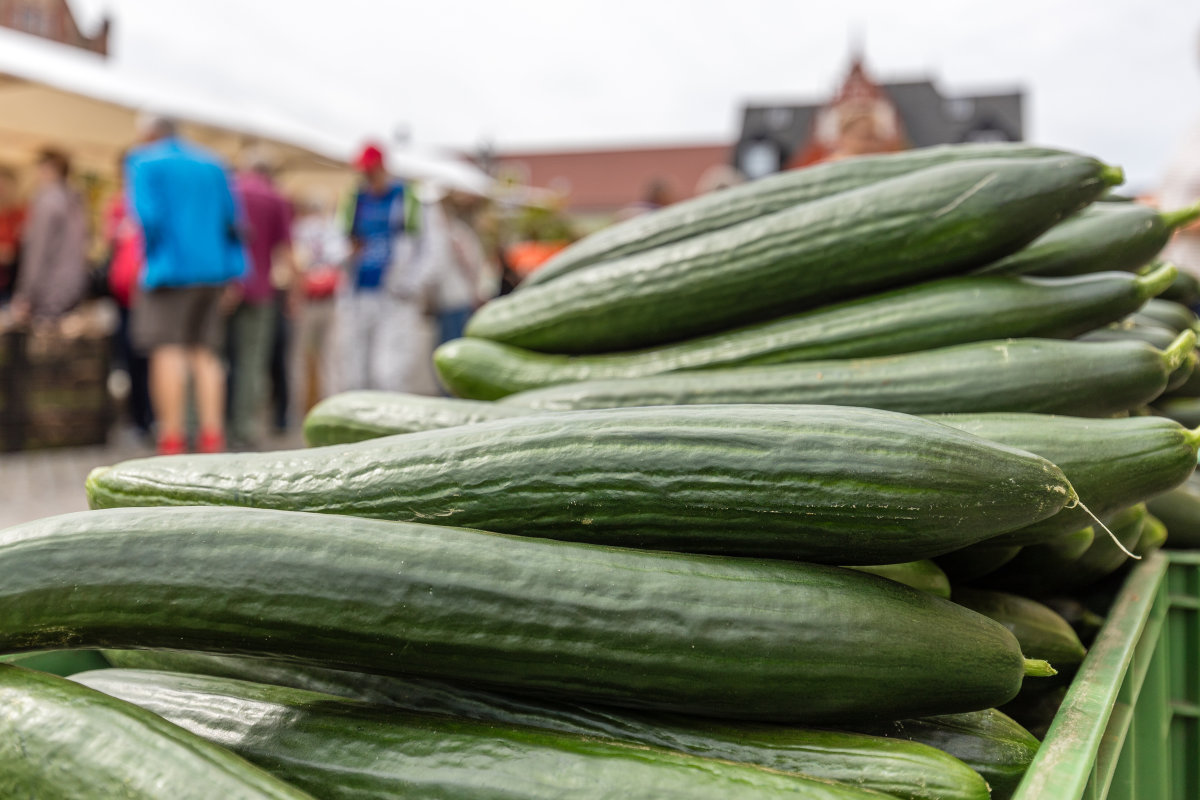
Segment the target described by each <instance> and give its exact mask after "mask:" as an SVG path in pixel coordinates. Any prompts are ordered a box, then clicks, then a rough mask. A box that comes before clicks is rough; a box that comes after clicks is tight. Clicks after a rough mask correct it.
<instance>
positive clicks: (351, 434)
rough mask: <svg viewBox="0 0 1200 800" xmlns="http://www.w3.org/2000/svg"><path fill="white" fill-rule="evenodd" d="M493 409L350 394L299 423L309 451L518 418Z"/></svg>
mask: <svg viewBox="0 0 1200 800" xmlns="http://www.w3.org/2000/svg"><path fill="white" fill-rule="evenodd" d="M523 413H524V412H523V411H521V410H520V409H513V408H506V407H504V406H499V405H496V404H495V403H482V402H475V401H471V400H458V399H455V398H450V397H427V396H425V395H417V394H405V393H403V392H380V391H356V392H342V393H341V394H335V395H333V396H332V397H327V398H325V399H324V400H322V401H321V402H319V403H317V404H316V405H315V406H313V408H312V410H311V411H309V412H308V414H307V415H306V416H305V417H304V441H305V443H306V444H308V445H309V446H310V447H321V446H324V445H330V444H351V443H353V442H363V441H366V440H368V439H378V438H379V437H381V436H394V435H396V434H400V433H415V432H417V431H428V430H436V429H438V428H453V427H456V426H458V425H471V424H474V423H476V422H485V421H488V420H493V419H503V418H505V417H515V416H519V415H521V414H523Z"/></svg>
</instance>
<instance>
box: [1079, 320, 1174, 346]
mask: <svg viewBox="0 0 1200 800" xmlns="http://www.w3.org/2000/svg"><path fill="white" fill-rule="evenodd" d="M1178 336H1179V334H1178V333H1176V332H1175V331H1173V330H1171V329H1170V328H1166V327H1164V326H1162V325H1146V324H1143V323H1140V322H1136V321H1133V320H1129V321H1122V322H1117V323H1113V324H1111V325H1106V326H1104V327H1103V328H1097V329H1096V330H1094V331H1088V332H1087V333H1085V334H1083V335H1081V336H1080V337H1079V341H1081V342H1145V343H1146V344H1148V345H1151V346H1153V347H1157V348H1159V349H1162V348H1165V347H1170V346H1171V343H1172V342H1173V341H1175V339H1176V337H1178Z"/></svg>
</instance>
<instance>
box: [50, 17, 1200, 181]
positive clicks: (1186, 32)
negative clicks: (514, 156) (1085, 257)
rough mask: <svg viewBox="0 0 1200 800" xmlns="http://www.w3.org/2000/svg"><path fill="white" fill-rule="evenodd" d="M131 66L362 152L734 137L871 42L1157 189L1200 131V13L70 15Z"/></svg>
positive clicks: (888, 63) (876, 54)
mask: <svg viewBox="0 0 1200 800" xmlns="http://www.w3.org/2000/svg"><path fill="white" fill-rule="evenodd" d="M70 2H71V5H72V7H73V8H74V9H75V10H76V14H77V15H78V17H79V18H80V21H81V24H82V25H83V26H84V27H85V28H88V27H90V26H92V25H94V24H95V23H96V22H98V20H99V19H100V17H101V16H102V15H103V14H104V13H106V12H107V13H109V14H110V15H111V16H112V17H113V20H114V29H113V31H114V38H113V41H112V43H111V47H112V51H113V58H114V59H116V60H119V61H120V62H121V63H122V65H123V67H126V68H129V69H131V70H135V71H142V70H145V71H148V72H153V73H154V74H155V75H157V76H158V77H160V78H162V79H164V80H170V81H172V82H174V83H177V84H178V85H179V86H180V88H181V91H196V92H199V93H202V94H214V95H217V96H228V95H230V94H240V95H244V96H249V97H252V98H256V99H259V100H261V102H263V103H268V104H272V105H275V106H277V107H278V108H279V109H280V110H281V111H283V112H285V113H287V114H290V115H291V116H293V117H295V118H297V119H298V120H299V121H302V122H305V123H307V124H309V125H311V126H314V127H317V128H320V129H324V130H327V131H329V132H330V133H331V134H333V135H336V136H338V137H341V138H342V139H344V140H347V141H353V142H357V141H359V140H361V139H362V138H365V137H368V136H374V137H390V136H391V135H392V133H393V131H395V130H397V129H407V130H408V131H409V132H410V133H411V136H412V139H413V141H414V142H415V143H417V144H420V145H425V146H437V145H446V146H453V147H461V148H474V147H477V146H478V145H479V144H480V143H481V142H482V141H485V140H487V141H491V142H493V143H494V144H495V146H496V147H497V148H498V149H499V150H505V149H508V150H512V149H529V148H542V147H546V148H568V147H576V146H584V147H587V146H609V145H627V144H671V143H677V142H714V141H732V139H733V138H734V137H736V135H737V130H738V126H739V122H740V109H741V106H742V104H743V103H746V102H762V101H770V100H783V101H806V102H807V101H817V100H821V99H824V98H825V97H826V96H827V95H828V94H829V92H830V91H831V90H832V89H833V88H835V87H836V86H837V84H838V82H839V80H840V78H841V77H842V75H843V74H844V72H845V69H846V66H847V59H848V52H849V49H850V42H851V40H852V39H853V38H854V37H855V36H858V37H859V38H861V39H862V40H863V41H864V42H865V50H866V56H867V67H868V69H869V70H870V71H871V72H872V73H873V74H874V75H875V77H877V78H878V79H880V80H883V81H887V80H905V79H912V78H920V77H929V78H932V79H933V80H935V82H936V83H937V84H938V86H939V87H940V88H941V90H942V91H943V93H945V94H951V95H953V94H960V93H973V92H989V91H1007V90H1011V89H1022V90H1024V91H1025V95H1026V107H1025V112H1026V133H1027V138H1029V139H1030V140H1032V141H1037V142H1041V143H1044V144H1050V145H1059V146H1066V147H1071V148H1075V149H1079V150H1083V151H1086V152H1090V153H1093V154H1095V155H1098V156H1100V157H1102V158H1104V159H1106V160H1108V161H1111V162H1115V163H1119V164H1122V165H1123V166H1124V167H1125V168H1126V171H1127V174H1128V175H1129V177H1130V184H1131V185H1132V186H1133V187H1134V188H1138V189H1144V188H1152V187H1153V184H1154V183H1155V182H1156V181H1157V180H1158V177H1159V175H1161V173H1162V170H1163V169H1164V167H1165V164H1166V160H1167V158H1168V155H1169V152H1170V150H1171V148H1172V147H1173V146H1174V143H1175V142H1176V141H1177V140H1178V139H1179V138H1180V136H1181V135H1182V132H1183V130H1184V129H1185V127H1186V126H1188V125H1189V124H1196V123H1197V122H1198V121H1200V2H1198V0H1092V1H1091V2H1087V1H1086V0H1004V2H999V3H968V2H950V0H945V1H944V2H922V1H921V0H909V1H908V2H892V1H891V0H832V2H825V3H818V2H813V1H812V0H794V1H793V2H787V1H786V0H693V1H692V2H689V1H688V0H605V2H572V1H571V0H426V2H407V0H395V1H391V0H389V1H388V2H383V0H70Z"/></svg>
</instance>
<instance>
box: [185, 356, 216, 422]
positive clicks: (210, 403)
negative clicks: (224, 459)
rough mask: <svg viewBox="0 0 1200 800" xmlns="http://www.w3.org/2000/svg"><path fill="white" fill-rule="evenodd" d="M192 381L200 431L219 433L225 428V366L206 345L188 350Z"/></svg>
mask: <svg viewBox="0 0 1200 800" xmlns="http://www.w3.org/2000/svg"><path fill="white" fill-rule="evenodd" d="M188 360H189V361H190V363H191V367H192V381H193V382H194V383H195V386H196V416H197V417H198V418H199V421H200V431H201V433H208V434H220V433H223V432H224V430H225V366H224V365H223V364H222V363H221V359H220V358H218V357H217V354H216V353H214V352H213V351H212V350H209V349H208V348H207V347H193V348H191V349H189V350H188Z"/></svg>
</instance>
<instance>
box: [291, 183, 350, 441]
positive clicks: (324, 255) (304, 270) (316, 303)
mask: <svg viewBox="0 0 1200 800" xmlns="http://www.w3.org/2000/svg"><path fill="white" fill-rule="evenodd" d="M292 251H293V253H294V254H295V259H296V264H297V267H298V268H299V269H300V271H301V275H300V278H299V279H300V284H301V286H303V294H304V302H303V303H301V304H300V305H299V307H298V308H297V309H296V313H295V315H294V317H293V319H292V342H291V348H290V354H289V361H290V363H289V368H288V377H289V381H290V383H291V386H290V396H289V402H288V405H289V408H290V409H291V414H292V416H293V418H294V421H295V422H300V421H302V420H303V417H304V414H306V413H307V412H308V410H309V409H310V408H312V407H313V405H315V404H316V403H317V402H318V401H319V400H321V399H322V398H324V397H325V396H326V395H327V394H329V387H330V385H331V378H330V365H329V358H328V354H329V339H330V331H331V329H332V327H333V315H334V296H335V295H336V294H337V291H338V287H339V285H340V284H341V281H342V265H343V263H344V262H345V260H346V257H347V255H348V254H349V252H350V244H349V242H348V241H347V240H346V234H345V232H344V231H343V230H342V227H341V226H340V225H339V224H338V221H337V217H336V215H335V214H334V213H333V210H332V209H331V208H330V207H329V205H328V204H327V203H326V202H324V201H323V200H322V199H321V198H319V197H309V198H307V199H305V200H304V201H303V202H302V203H301V204H300V206H299V209H298V213H297V215H296V219H295V222H294V223H293V224H292Z"/></svg>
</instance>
